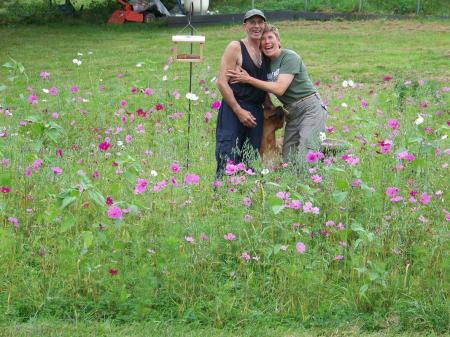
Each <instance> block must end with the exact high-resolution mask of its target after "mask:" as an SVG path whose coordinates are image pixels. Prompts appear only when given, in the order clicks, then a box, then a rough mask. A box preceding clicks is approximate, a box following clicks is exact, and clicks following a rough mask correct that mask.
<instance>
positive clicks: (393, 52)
mask: <svg viewBox="0 0 450 337" xmlns="http://www.w3.org/2000/svg"><path fill="white" fill-rule="evenodd" d="M277 26H278V27H279V28H280V30H281V37H282V46H283V47H285V48H291V49H294V50H296V51H297V52H298V53H299V54H300V55H301V56H302V57H303V58H304V60H305V63H306V65H307V67H308V69H309V72H310V75H311V77H312V79H313V80H321V81H323V82H328V81H330V80H331V77H332V76H334V75H337V76H340V77H346V78H354V79H357V80H358V81H361V82H378V81H380V78H383V76H385V75H391V76H393V75H396V76H399V77H400V76H403V77H409V78H411V79H414V78H415V79H420V78H428V79H436V80H440V81H445V80H448V78H449V77H450V70H449V69H450V67H449V58H450V50H449V45H450V34H449V33H450V23H449V22H448V21H433V22H431V21H418V20H417V21H385V20H378V21H355V22H335V21H331V22H313V21H292V22H280V23H277ZM180 30H181V29H179V28H176V29H174V28H172V29H168V28H165V27H156V26H154V25H140V24H135V25H134V24H125V25H122V26H108V25H100V26H84V25H83V26H77V25H70V26H64V25H52V26H11V27H0V34H1V36H2V48H1V50H0V62H6V61H8V57H12V58H14V59H15V60H17V61H19V62H22V63H23V64H24V66H25V67H26V69H27V71H28V72H30V73H32V72H37V71H41V70H42V69H46V70H47V71H49V72H51V71H53V70H57V69H61V68H68V69H67V70H66V71H65V72H64V75H65V76H67V77H68V78H70V77H71V76H73V75H74V72H75V71H76V69H74V68H73V67H67V64H68V62H70V61H71V60H72V59H73V58H74V57H76V54H77V52H86V51H92V52H93V54H94V55H95V58H96V64H98V69H96V70H97V71H98V73H102V72H105V71H106V70H107V71H108V72H109V73H110V72H111V71H114V70H116V71H118V72H119V71H124V70H127V71H128V72H133V71H134V72H136V71H138V72H140V74H142V76H143V77H144V76H147V77H148V78H149V79H150V78H151V76H152V73H153V72H156V71H158V72H159V70H160V69H161V67H162V65H163V64H164V62H165V61H166V60H167V58H168V57H169V56H170V48H171V45H172V43H171V36H172V35H173V34H178V33H180ZM184 33H186V32H184ZM197 33H198V34H203V35H205V36H206V46H205V63H204V65H201V66H200V67H201V69H202V71H204V67H205V65H206V66H209V67H210V68H211V70H210V71H213V72H217V70H218V66H219V60H220V57H221V53H222V51H223V50H224V48H225V46H226V45H227V43H228V42H229V41H231V40H233V39H239V38H241V37H242V36H243V29H242V27H241V26H240V25H233V26H220V25H216V26H210V27H198V28H197ZM138 62H146V64H147V67H143V68H140V69H136V67H135V65H136V64H137V63H138ZM95 75H98V74H95ZM180 75H183V74H180ZM0 76H4V73H3V74H0ZM0 78H1V77H0Z"/></svg>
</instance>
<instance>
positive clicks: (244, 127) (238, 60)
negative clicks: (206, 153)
mask: <svg viewBox="0 0 450 337" xmlns="http://www.w3.org/2000/svg"><path fill="white" fill-rule="evenodd" d="M265 25H266V17H265V16H264V13H263V12H261V11H260V10H258V9H252V10H249V11H248V12H247V13H246V14H245V16H244V23H243V26H244V30H245V32H246V34H247V36H246V37H245V38H244V39H243V40H241V41H232V42H230V44H229V45H228V46H227V47H226V48H225V51H224V53H223V56H222V60H221V63H220V73H219V78H218V80H217V86H218V88H219V91H220V93H221V94H222V97H223V99H222V105H221V107H220V110H219V115H218V118H217V128H216V160H217V170H216V178H221V177H222V175H223V173H224V171H225V167H226V164H227V161H228V160H231V161H233V162H234V163H235V164H237V163H240V162H244V163H246V162H247V161H248V159H251V157H253V155H254V154H255V153H257V151H258V150H259V147H260V144H261V137H262V130H263V120H264V117H263V104H264V103H266V104H271V102H270V99H268V95H267V93H266V92H265V91H263V90H260V89H257V88H255V87H253V86H251V85H248V84H241V83H235V84H230V83H229V77H228V75H227V74H226V73H227V70H229V69H232V70H234V69H237V68H238V67H242V68H243V69H245V70H246V71H247V72H248V73H249V74H252V75H251V76H253V77H255V78H258V79H261V80H263V81H265V80H267V73H268V69H269V61H268V59H266V58H265V57H263V55H262V53H261V51H260V49H259V43H260V39H261V36H262V33H263V30H264V28H265Z"/></svg>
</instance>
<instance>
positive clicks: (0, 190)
mask: <svg viewBox="0 0 450 337" xmlns="http://www.w3.org/2000/svg"><path fill="white" fill-rule="evenodd" d="M0 192H2V193H5V194H6V193H9V192H11V189H10V188H9V187H8V186H2V188H1V189H0Z"/></svg>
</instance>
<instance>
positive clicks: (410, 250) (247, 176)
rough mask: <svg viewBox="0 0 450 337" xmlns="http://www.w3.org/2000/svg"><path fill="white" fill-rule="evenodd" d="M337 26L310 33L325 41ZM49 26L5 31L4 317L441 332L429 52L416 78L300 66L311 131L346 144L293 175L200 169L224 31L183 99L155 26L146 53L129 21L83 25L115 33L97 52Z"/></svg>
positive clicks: (440, 213)
mask: <svg viewBox="0 0 450 337" xmlns="http://www.w3.org/2000/svg"><path fill="white" fill-rule="evenodd" d="M333 24H334V25H337V27H339V25H341V24H339V23H329V24H327V25H328V26H326V27H324V26H321V25H320V24H317V25H318V28H319V31H320V30H322V34H323V36H325V35H326V34H327V33H328V31H329V28H330V25H333ZM422 24H423V23H422ZM311 25H312V26H311ZM382 25H383V24H382V23H381V26H382ZM424 25H426V24H424ZM290 26H294V27H290ZM295 26H296V27H295ZM299 27H301V29H303V30H304V31H308V29H310V31H311V32H314V31H315V32H316V34H320V32H319V33H317V31H316V30H315V29H316V27H317V26H314V24H311V23H308V24H305V25H304V26H303V23H296V24H295V25H292V24H289V25H288V24H285V25H284V26H283V27H282V32H283V31H284V30H285V31H286V35H287V36H288V37H287V38H286V42H287V43H289V42H288V41H296V40H295V38H294V36H296V35H294V34H296V33H295V32H296V31H295V29H299ZM375 27H378V28H380V27H379V26H376V24H375ZM443 27H444V28H443V29H444V30H445V29H448V26H445V25H444V26H443ZM50 28H51V27H49V32H48V35H50V41H52V42H51V43H50V46H51V48H49V49H48V50H47V51H42V49H39V48H38V46H39V44H37V45H33V43H32V42H30V41H33V40H37V41H39V39H40V38H41V37H42V33H43V32H45V30H46V28H45V27H39V28H37V30H38V31H39V32H40V33H39V34H38V33H35V32H33V30H30V29H27V28H24V29H23V30H21V29H18V28H10V29H9V30H8V29H7V28H4V31H5V32H9V33H10V32H11V31H14V32H15V33H18V35H17V36H16V37H15V38H11V37H10V38H9V39H10V40H9V42H10V47H9V48H10V49H9V52H4V53H0V61H1V62H2V64H4V65H3V67H2V69H1V72H0V74H1V77H0V79H1V81H0V90H1V91H0V104H1V108H0V119H1V124H0V160H1V162H0V164H1V166H0V167H1V171H0V172H1V173H0V188H1V193H0V219H1V224H2V226H1V228H0V256H1V261H2V263H1V264H0V272H1V274H2V278H1V282H2V286H1V288H0V311H1V312H2V317H3V318H2V321H3V322H7V321H16V320H28V319H30V318H32V317H36V316H37V317H51V318H55V319H56V318H59V319H73V320H80V319H81V320H104V319H112V320H115V321H117V322H131V321H147V320H149V321H152V320H153V321H174V322H186V323H193V324H198V325H203V326H213V327H217V328H221V327H238V326H247V325H251V324H257V325H260V326H264V325H267V326H268V327H270V326H271V327H274V326H277V325H286V326H302V327H316V326H320V327H328V326H334V325H336V324H340V323H341V322H344V321H354V322H359V323H358V324H361V326H362V327H363V329H380V328H384V327H395V328H396V329H406V330H419V331H423V330H429V331H431V330H432V331H436V332H438V333H441V332H445V331H446V329H447V328H448V305H447V304H448V302H447V296H448V289H449V287H448V279H449V277H448V276H449V270H448V268H449V266H448V221H449V220H450V213H449V212H450V209H449V206H448V202H446V200H448V160H449V157H448V156H449V154H450V149H449V143H448V130H449V118H448V117H449V115H448V114H449V87H448V86H449V83H448V69H446V68H445V67H442V64H444V65H445V62H442V61H441V60H440V59H439V58H438V57H436V59H433V58H428V60H429V61H430V62H432V63H433V65H434V66H435V67H434V68H433V69H432V70H431V69H429V68H426V71H423V73H424V74H425V75H424V77H422V76H418V74H417V73H413V74H412V75H408V71H409V70H408V68H407V67H405V68H399V67H400V65H401V63H402V62H403V59H401V58H397V59H396V60H395V63H394V64H395V65H389V64H385V65H383V66H382V67H381V70H380V67H378V69H377V71H378V73H377V76H375V77H371V80H367V77H370V76H368V75H367V73H365V71H364V68H362V69H361V68H360V69H357V70H355V69H353V70H349V71H348V72H346V73H336V72H334V71H332V69H333V65H332V61H331V58H330V63H329V64H326V63H325V64H324V63H322V64H321V65H320V66H319V65H317V64H314V63H313V64H312V66H311V67H310V72H311V74H312V77H313V78H315V80H314V82H315V85H316V86H317V87H318V90H319V92H321V94H322V96H323V97H324V99H325V101H326V104H327V105H328V109H329V113H330V117H329V120H328V127H327V135H326V136H327V137H330V138H338V139H343V140H346V141H347V142H349V143H350V144H351V148H350V150H348V151H346V152H345V153H342V154H339V155H337V156H334V157H330V156H328V157H327V156H324V155H323V154H321V153H312V154H309V156H308V157H307V160H308V162H309V165H310V166H309V169H308V170H306V171H305V172H302V173H300V174H299V173H297V172H295V170H294V169H293V168H292V167H290V166H289V165H284V166H283V167H282V168H281V169H280V170H277V171H273V170H269V169H267V168H265V167H264V166H263V165H262V164H261V163H260V162H258V161H255V162H254V163H253V165H252V167H251V168H248V167H246V166H245V165H243V164H242V163H234V164H230V165H228V167H227V176H226V178H225V179H224V180H223V181H214V169H215V159H214V143H215V142H214V135H215V118H216V116H217V110H218V108H219V107H220V96H219V94H218V91H217V89H216V88H215V83H214V80H215V74H216V72H217V67H218V60H219V58H220V53H221V51H222V50H223V47H224V46H225V45H226V43H227V42H228V40H229V36H228V35H231V34H234V35H236V37H238V36H239V34H240V32H239V31H238V30H235V28H234V27H224V28H223V31H215V30H213V29H210V30H207V33H206V35H207V41H208V40H209V39H210V40H211V45H212V46H211V47H209V49H207V51H206V54H207V55H208V53H209V55H210V58H209V60H208V59H207V61H206V62H205V64H201V65H196V66H195V67H194V86H193V90H192V93H188V92H187V73H188V68H187V67H186V65H185V64H184V65H181V64H176V63H172V58H171V51H170V45H169V43H167V44H166V45H164V48H161V45H163V43H164V42H162V41H164V40H163V38H167V41H169V36H170V33H167V32H164V31H163V30H161V29H159V28H157V27H153V29H155V30H157V32H156V33H155V35H154V37H155V41H158V42H159V44H160V46H159V47H158V46H152V47H151V48H152V50H153V51H152V53H150V54H144V53H143V51H142V50H136V49H135V48H136V46H143V45H145V44H146V43H148V41H147V40H145V39H143V38H142V35H143V34H147V32H145V31H144V29H141V28H133V27H131V28H130V27H126V28H123V29H124V31H121V30H120V28H107V29H105V30H104V31H103V32H102V33H101V34H99V35H100V37H101V38H110V39H114V37H115V42H116V43H117V44H119V48H117V49H114V52H111V51H109V50H108V49H107V48H105V47H106V46H103V47H99V46H102V44H103V42H100V41H101V39H100V37H99V40H98V41H99V42H98V43H99V46H98V45H96V44H95V42H93V41H96V40H94V39H92V36H91V39H90V40H89V41H90V43H91V44H83V43H82V42H80V40H77V39H76V36H77V34H82V33H86V31H84V30H83V28H82V29H80V28H75V31H71V30H67V31H65V34H64V35H63V36H64V37H63V38H57V37H56V35H52V33H51V32H50ZM341 28H342V27H341ZM14 29H16V30H14ZM93 29H94V28H93V27H90V28H89V30H90V31H92V30H93ZM158 29H159V30H158ZM289 29H292V30H291V31H290V30H289ZM371 29H373V27H372V28H368V26H366V27H365V31H364V33H365V34H368V35H370V34H373V31H372V30H371ZM396 29H397V31H401V33H402V34H406V32H407V29H404V30H402V27H401V26H400V27H399V26H396ZM123 32H125V33H126V34H129V35H130V37H128V38H126V36H125V34H123ZM108 34H109V35H108ZM115 34H117V36H116V35H115ZM291 34H292V35H291ZM342 34H343V35H342V38H344V36H345V34H344V33H342ZM410 34H411V33H410ZM436 34H438V33H436ZM4 36H9V35H6V34H4ZM225 36H226V39H225ZM432 36H434V35H432ZM48 37H49V36H47V38H48ZM52 38H53V39H54V40H52ZM411 38H414V37H413V36H412V35H411ZM415 38H417V35H416V36H415ZM133 39H134V40H133ZM24 41H26V42H28V43H24ZM133 41H134V45H133V46H130V43H132V42H133ZM218 41H220V42H218ZM443 41H444V42H445V38H444V40H443ZM296 43H298V42H292V43H291V44H292V46H293V48H294V49H295V47H296ZM315 43H320V42H315ZM424 43H426V42H425V41H424ZM14 44H19V45H20V49H18V47H16V49H14ZM362 45H364V43H362ZM11 46H12V47H11ZM207 46H208V44H207ZM213 47H214V48H213ZM219 47H220V48H219ZM371 48H372V49H371V52H373V53H374V55H375V54H376V50H377V46H371ZM399 48H401V46H399ZM12 50H15V51H16V52H17V53H16V54H13V53H11V51H12ZM119 51H121V52H122V53H119ZM316 52H317V51H316ZM328 52H330V51H328ZM8 56H9V57H8ZM413 56H414V55H412V56H410V57H413ZM378 57H379V59H382V58H383V57H384V56H383V55H382V53H380V55H379V56H378ZM207 58H208V56H207ZM305 62H306V63H307V64H308V59H307V58H306V60H305ZM311 63H312V62H311ZM365 67H370V65H365ZM375 68H376V67H375ZM349 69H351V68H349ZM372 71H374V70H373V69H371V70H368V72H372ZM427 71H429V72H431V74H430V73H427ZM433 71H435V73H433ZM318 74H319V75H323V77H320V76H319V75H318ZM325 74H327V75H325ZM359 77H360V78H361V79H362V80H359ZM189 105H191V110H192V112H191V113H190V120H191V127H190V131H189V134H188V127H187V121H188V117H189V116H188V115H189V108H188V107H189ZM188 135H189V138H190V144H189V145H190V146H189V149H188V147H187V140H188ZM188 158H189V167H186V162H187V159H188Z"/></svg>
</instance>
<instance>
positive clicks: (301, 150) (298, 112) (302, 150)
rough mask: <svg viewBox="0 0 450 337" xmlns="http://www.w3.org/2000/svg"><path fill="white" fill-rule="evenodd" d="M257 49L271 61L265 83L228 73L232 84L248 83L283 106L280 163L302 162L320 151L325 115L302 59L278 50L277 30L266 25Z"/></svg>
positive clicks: (242, 74) (292, 52)
mask: <svg viewBox="0 0 450 337" xmlns="http://www.w3.org/2000/svg"><path fill="white" fill-rule="evenodd" d="M260 48H261V50H262V52H263V53H264V55H265V56H266V57H267V58H269V59H270V72H269V73H268V74H267V78H268V81H261V80H258V79H256V78H253V77H251V76H249V75H248V73H247V72H246V71H245V70H243V69H239V70H229V71H228V73H227V75H228V76H229V77H230V78H231V82H232V83H235V82H239V83H247V84H250V85H252V86H254V87H257V88H259V89H262V90H265V91H267V92H270V93H273V94H275V95H276V96H277V98H278V99H279V100H280V101H281V102H282V103H283V105H284V108H285V111H286V126H285V133H284V141H283V161H284V162H288V161H294V162H304V161H305V156H306V154H307V153H308V152H310V151H314V150H319V148H320V143H321V142H320V133H321V132H325V121H326V118H327V111H326V108H325V105H324V104H323V103H322V100H321V98H320V96H319V94H318V93H317V92H316V90H315V88H314V86H313V84H312V82H311V80H310V79H309V76H308V72H307V71H306V67H305V64H304V63H303V60H302V58H301V57H300V56H299V55H298V54H297V53H296V52H294V51H292V50H289V49H283V48H281V42H280V35H279V32H278V29H277V28H276V27H274V26H272V25H266V28H265V30H264V33H263V36H262V38H261V45H260Z"/></svg>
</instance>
